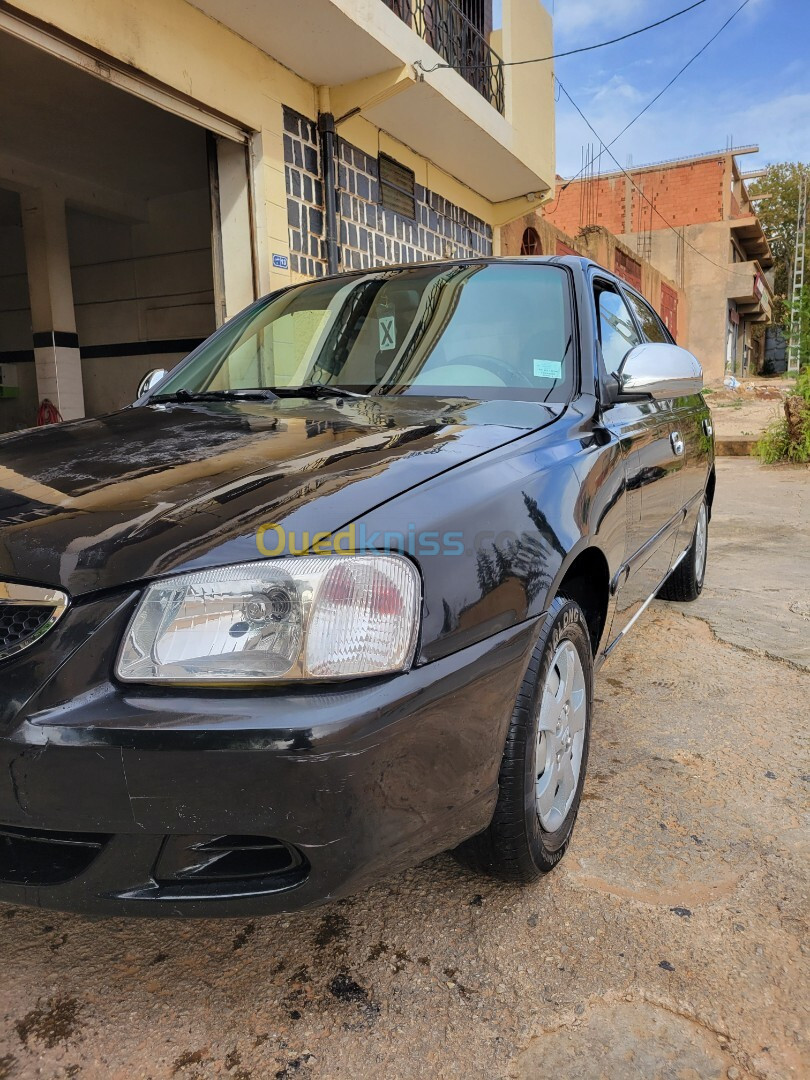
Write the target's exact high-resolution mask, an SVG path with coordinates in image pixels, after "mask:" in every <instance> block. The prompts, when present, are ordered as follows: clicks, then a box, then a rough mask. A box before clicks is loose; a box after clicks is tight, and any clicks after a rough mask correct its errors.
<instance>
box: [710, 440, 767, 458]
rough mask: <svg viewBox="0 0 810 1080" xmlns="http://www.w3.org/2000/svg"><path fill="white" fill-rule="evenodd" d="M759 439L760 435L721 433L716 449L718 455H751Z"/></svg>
mask: <svg viewBox="0 0 810 1080" xmlns="http://www.w3.org/2000/svg"><path fill="white" fill-rule="evenodd" d="M758 441H759V436H758V435H720V436H718V437H717V438H716V439H715V441H714V450H715V453H716V454H717V456H718V457H750V456H751V454H752V453H753V452H754V447H755V446H756V445H757V442H758Z"/></svg>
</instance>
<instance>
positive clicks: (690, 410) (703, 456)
mask: <svg viewBox="0 0 810 1080" xmlns="http://www.w3.org/2000/svg"><path fill="white" fill-rule="evenodd" d="M626 295H627V299H628V301H629V303H630V306H631V308H632V310H633V313H634V314H635V316H636V319H637V321H638V323H639V326H640V327H641V330H642V332H643V334H644V337H645V338H646V340H647V341H660V342H665V343H669V344H673V345H674V344H675V342H674V339H673V337H672V335H671V334H670V332H669V330H667V328H666V327H665V326H664V324H663V322H662V321H661V319H659V317H658V316H657V315H656V313H655V312H654V311H653V309H652V308H651V307H650V306H649V304H648V303H647V302H646V300H644V299H643V297H641V296H638V295H637V294H636V293H634V292H631V291H630V290H626ZM671 424H672V430H673V439H674V440H675V441H676V442H677V443H680V444H682V445H683V452H682V454H680V455H679V457H680V463H679V464H680V467H679V470H678V475H679V478H680V485H679V500H680V504H681V507H682V513H683V520H682V522H681V524H680V528H679V531H678V536H677V539H676V542H675V557H676V558H677V556H678V555H679V554H680V553H681V552H682V551H683V550H685V549H686V548H687V547H688V546H689V544H690V543H691V540H692V534H693V533H694V531H695V524H696V522H697V514H698V509H699V507H700V500H701V498H702V496H703V492H704V491H705V490H706V481H707V479H708V476H709V469H710V468H711V458H712V446H713V444H712V422H711V412H710V410H709V408H708V406H707V405H706V402H705V401H704V400H703V397H702V395H700V394H692V395H690V396H687V397H680V398H675V399H674V400H673V402H672V405H671Z"/></svg>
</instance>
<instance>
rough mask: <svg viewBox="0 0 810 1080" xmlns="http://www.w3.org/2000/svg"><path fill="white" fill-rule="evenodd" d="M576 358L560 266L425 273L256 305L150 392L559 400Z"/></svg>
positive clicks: (375, 278)
mask: <svg viewBox="0 0 810 1080" xmlns="http://www.w3.org/2000/svg"><path fill="white" fill-rule="evenodd" d="M573 357H574V353H573V347H572V334H571V311H570V299H569V279H568V275H567V274H566V272H565V270H563V269H562V268H561V267H559V266H553V265H549V264H542V263H522V264H520V263H484V264H480V263H479V264H474V263H473V264H470V263H462V264H457V265H451V266H448V265H446V264H444V265H436V266H429V265H427V266H426V265H421V266H416V267H413V268H405V269H380V270H371V271H368V272H366V273H362V274H352V275H347V276H345V277H343V278H330V279H328V280H323V281H315V282H310V283H307V284H302V285H298V286H294V287H293V288H291V289H287V290H285V291H284V292H282V293H277V294H275V295H274V296H271V297H268V298H266V299H265V300H262V301H259V302H258V303H257V304H254V305H253V306H252V307H250V308H248V309H247V310H246V311H244V312H243V313H242V314H241V315H239V316H237V317H236V318H235V319H233V320H232V321H231V322H229V323H228V324H226V325H225V326H224V327H222V329H221V330H220V331H218V332H217V333H216V334H215V335H214V336H213V337H212V338H210V339H209V340H208V341H207V342H205V343H204V344H203V345H202V346H201V347H200V348H199V349H198V350H197V352H196V354H194V355H193V356H192V357H191V358H190V359H189V360H188V361H187V362H186V363H184V364H182V365H181V366H180V367H179V368H178V369H177V370H176V371H174V372H173V373H172V374H171V375H170V376H169V377H168V379H166V380H164V381H163V382H162V383H161V384H160V386H159V388H158V390H157V394H156V395H155V396H156V397H158V398H165V397H166V396H172V395H179V396H180V397H181V398H182V397H183V396H184V395H194V394H204V395H206V396H209V395H210V396H211V397H216V396H218V395H221V396H227V395H228V394H233V395H234V396H240V393H247V392H248V391H251V390H252V391H260V390H263V389H267V390H279V391H281V392H283V391H285V390H287V391H288V392H289V391H291V390H294V389H295V388H303V387H306V388H307V389H308V390H309V391H310V392H312V391H313V390H314V389H315V388H317V390H318V392H319V393H323V394H324V395H328V394H329V393H330V392H334V393H340V392H343V393H346V394H348V393H359V394H424V395H435V396H442V397H448V396H449V397H453V396H458V397H474V398H490V399H491V398H504V397H506V398H521V399H524V400H538V401H551V402H564V401H567V400H568V399H569V398H570V396H571V393H572V390H573V388H574V359H573Z"/></svg>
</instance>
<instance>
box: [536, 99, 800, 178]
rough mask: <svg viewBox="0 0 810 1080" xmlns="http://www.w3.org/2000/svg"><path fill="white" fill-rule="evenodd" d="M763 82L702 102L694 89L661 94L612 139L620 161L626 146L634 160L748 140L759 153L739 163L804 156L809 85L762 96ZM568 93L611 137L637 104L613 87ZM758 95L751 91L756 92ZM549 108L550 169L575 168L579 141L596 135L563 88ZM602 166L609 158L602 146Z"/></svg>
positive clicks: (607, 166) (606, 168)
mask: <svg viewBox="0 0 810 1080" xmlns="http://www.w3.org/2000/svg"><path fill="white" fill-rule="evenodd" d="M763 90H764V84H763V83H761V82H756V83H754V84H752V85H745V86H736V87H733V88H731V89H729V91H728V92H727V94H725V95H716V96H715V97H714V98H713V99H712V101H711V103H710V104H708V105H707V103H706V101H705V100H704V98H703V96H702V95H701V93H700V92H699V91H698V92H696V93H695V94H693V95H691V96H690V99H688V100H686V101H684V100H683V99H681V100H680V101H678V100H677V99H676V100H673V102H672V103H671V104H670V103H668V102H666V101H662V102H661V103H660V104H656V105H655V106H653V108H652V109H651V110H650V112H649V113H646V114H645V115H644V116H643V117H642V118H641V119H640V120H638V121H637V122H636V123H635V124H634V125H633V127H632V128H631V129H630V130H629V131H628V133H627V134H626V135H624V136H622V138H621V139H620V140H619V141H618V142H617V143H616V144H615V146H613V147H612V153H613V154H614V155H615V157H616V158H617V160H618V161H619V162H620V164H621V165H623V166H626V164H627V157H628V155H629V154H632V158H633V163H634V164H635V165H643V164H647V163H651V162H655V161H662V160H666V159H669V158H674V157H679V156H684V157H687V156H690V155H692V154H700V153H703V152H705V151H710V150H718V149H722V148H723V147H725V146H726V140H727V139H728V138H729V137H731V138H732V139H733V142H734V143H735V144H736V145H737V146H742V145H744V144H749V143H756V144H758V145H759V147H760V153H759V154H758V155H756V156H751V157H747V158H746V159H745V167H746V168H754V167H755V166H758V165H764V164H768V163H770V162H775V161H806V162H809V163H810V92H804V91H789V92H782V93H778V94H775V95H774V96H773V97H771V98H763V97H762V95H763ZM572 95H573V97H574V99H575V100H576V102H577V104H578V105H579V106H580V107H581V109H582V111H583V112H584V113H585V115H586V116H587V117H588V119H589V120H590V121H591V123H592V124H593V126H594V128H595V129H596V130H597V131H598V132H599V134H600V135H601V136H602V138H603V139H606V140H608V141H609V140H610V139H612V138H613V137H614V136H615V135H616V133H617V132H618V131H620V130H621V129H622V128H623V127H624V125H625V124H626V123H627V122H628V121H629V120H631V119H632V117H633V116H634V115H635V114H636V113H637V112H638V111H639V110H638V108H637V106H636V104H634V103H633V102H631V101H629V100H628V99H626V98H622V97H621V96H617V95H616V94H615V93H612V94H610V95H608V94H607V93H599V92H598V91H597V92H596V93H591V94H588V93H587V92H584V91H582V90H580V91H578V92H577V93H573V92H572ZM758 95H759V99H758ZM558 110H559V111H558V114H557V171H558V172H559V173H561V174H562V175H563V176H571V175H573V174H574V173H576V172H577V171H578V169H579V167H580V164H581V153H582V146H583V144H587V143H594V142H595V141H596V140H595V138H594V136H593V134H592V133H591V132H590V130H589V129H588V128H587V126H586V125H585V124H584V122H583V121H582V120H581V119H580V117H579V116H577V114H576V113H575V112H574V111H573V109H572V108H571V107H570V105H568V103H567V102H566V100H565V97H564V96H563V97H562V98H561V101H560V103H559V105H558ZM601 168H602V171H603V172H610V171H613V170H614V169H615V168H616V166H615V164H614V162H613V161H612V159H611V158H610V157H608V155H607V154H605V155H604V156H603V157H602V162H601Z"/></svg>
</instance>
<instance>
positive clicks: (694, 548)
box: [658, 499, 709, 603]
mask: <svg viewBox="0 0 810 1080" xmlns="http://www.w3.org/2000/svg"><path fill="white" fill-rule="evenodd" d="M701 523H702V526H703V527H702V530H701ZM700 545H702V547H703V552H702V558H701V552H700ZM708 552H709V509H708V506H707V505H706V500H705V499H704V500H703V502H702V503H701V504H700V509H699V510H698V520H697V522H696V523H695V531H694V534H693V536H692V543H691V544H690V545H689V550H688V551H687V553H686V554H685V555H684V557H683V558H682V559H681V561H680V562H679V563H678V565H677V566H676V567H675V569H674V570H673V571H672V573H671V574H670V575H669V577H668V578H667V580H666V581H665V582H664V584H663V585H662V586H661V588H660V589H659V590H658V596H659V599H661V600H678V601H680V602H681V603H689V602H690V601H692V600H697V598H698V597H699V596H700V594H701V593H702V592H703V582H704V579H705V577H706V560H707V556H708Z"/></svg>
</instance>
